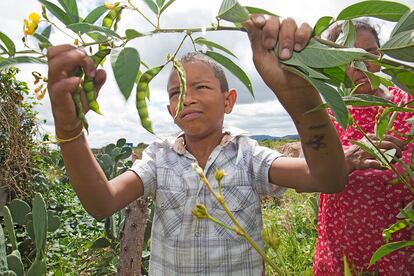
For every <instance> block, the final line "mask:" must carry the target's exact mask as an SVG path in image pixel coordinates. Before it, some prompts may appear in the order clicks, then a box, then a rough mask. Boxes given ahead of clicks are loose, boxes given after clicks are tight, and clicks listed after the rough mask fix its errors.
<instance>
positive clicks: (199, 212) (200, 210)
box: [191, 203, 209, 219]
mask: <svg viewBox="0 0 414 276" xmlns="http://www.w3.org/2000/svg"><path fill="white" fill-rule="evenodd" d="M191 213H192V214H193V215H194V216H195V217H197V218H199V219H206V218H208V217H209V215H208V212H207V208H206V206H204V205H203V204H199V203H198V204H197V205H196V207H195V208H194V209H193V210H192V211H191Z"/></svg>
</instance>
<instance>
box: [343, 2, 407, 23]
mask: <svg viewBox="0 0 414 276" xmlns="http://www.w3.org/2000/svg"><path fill="white" fill-rule="evenodd" d="M409 9H410V8H409V7H407V6H406V5H403V4H400V3H397V2H393V1H382V0H370V1H361V2H358V3H356V4H353V5H350V6H348V7H346V8H345V9H344V10H342V11H341V12H340V13H339V15H338V17H337V18H336V20H350V19H354V18H358V17H363V16H369V17H376V18H379V19H384V20H388V21H393V22H396V21H398V20H399V19H400V18H401V17H402V16H403V15H404V13H406V12H407V11H408V10H409Z"/></svg>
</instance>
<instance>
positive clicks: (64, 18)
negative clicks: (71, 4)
mask: <svg viewBox="0 0 414 276" xmlns="http://www.w3.org/2000/svg"><path fill="white" fill-rule="evenodd" d="M39 2H40V3H41V4H42V5H44V6H45V7H46V9H47V10H48V11H50V13H51V14H53V15H54V16H56V18H57V19H58V20H60V21H61V22H62V23H63V24H65V25H69V24H72V23H75V22H74V21H72V18H71V17H70V16H69V15H68V14H67V13H66V12H65V11H63V10H62V9H61V8H59V7H58V6H56V5H55V4H53V3H51V2H49V1H46V0H39Z"/></svg>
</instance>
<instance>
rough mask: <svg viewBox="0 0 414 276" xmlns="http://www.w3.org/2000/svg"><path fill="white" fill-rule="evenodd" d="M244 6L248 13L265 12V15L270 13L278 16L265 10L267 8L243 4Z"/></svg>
mask: <svg viewBox="0 0 414 276" xmlns="http://www.w3.org/2000/svg"><path fill="white" fill-rule="evenodd" d="M244 8H245V9H246V10H247V12H248V13H250V14H267V15H272V16H278V15H277V14H274V13H272V12H270V11H267V10H264V9H261V8H256V7H249V6H244Z"/></svg>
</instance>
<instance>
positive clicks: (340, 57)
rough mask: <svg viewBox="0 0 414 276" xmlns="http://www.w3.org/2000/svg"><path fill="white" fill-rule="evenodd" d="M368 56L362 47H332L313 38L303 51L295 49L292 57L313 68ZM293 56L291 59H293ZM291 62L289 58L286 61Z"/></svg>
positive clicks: (340, 63) (331, 65)
mask: <svg viewBox="0 0 414 276" xmlns="http://www.w3.org/2000/svg"><path fill="white" fill-rule="evenodd" d="M366 57H368V53H367V52H366V51H364V50H363V49H360V48H330V47H327V46H325V45H323V44H321V43H319V42H317V41H316V40H314V39H312V40H311V41H310V42H309V44H308V46H306V47H305V48H304V49H303V50H302V51H300V52H296V51H294V52H293V54H292V58H293V59H295V60H299V61H300V62H301V63H303V64H305V65H307V66H309V67H312V68H326V67H336V66H340V65H348V64H350V63H351V62H352V61H353V60H355V59H363V58H366ZM292 58H291V59H292ZM284 63H287V64H289V60H287V61H284Z"/></svg>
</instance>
